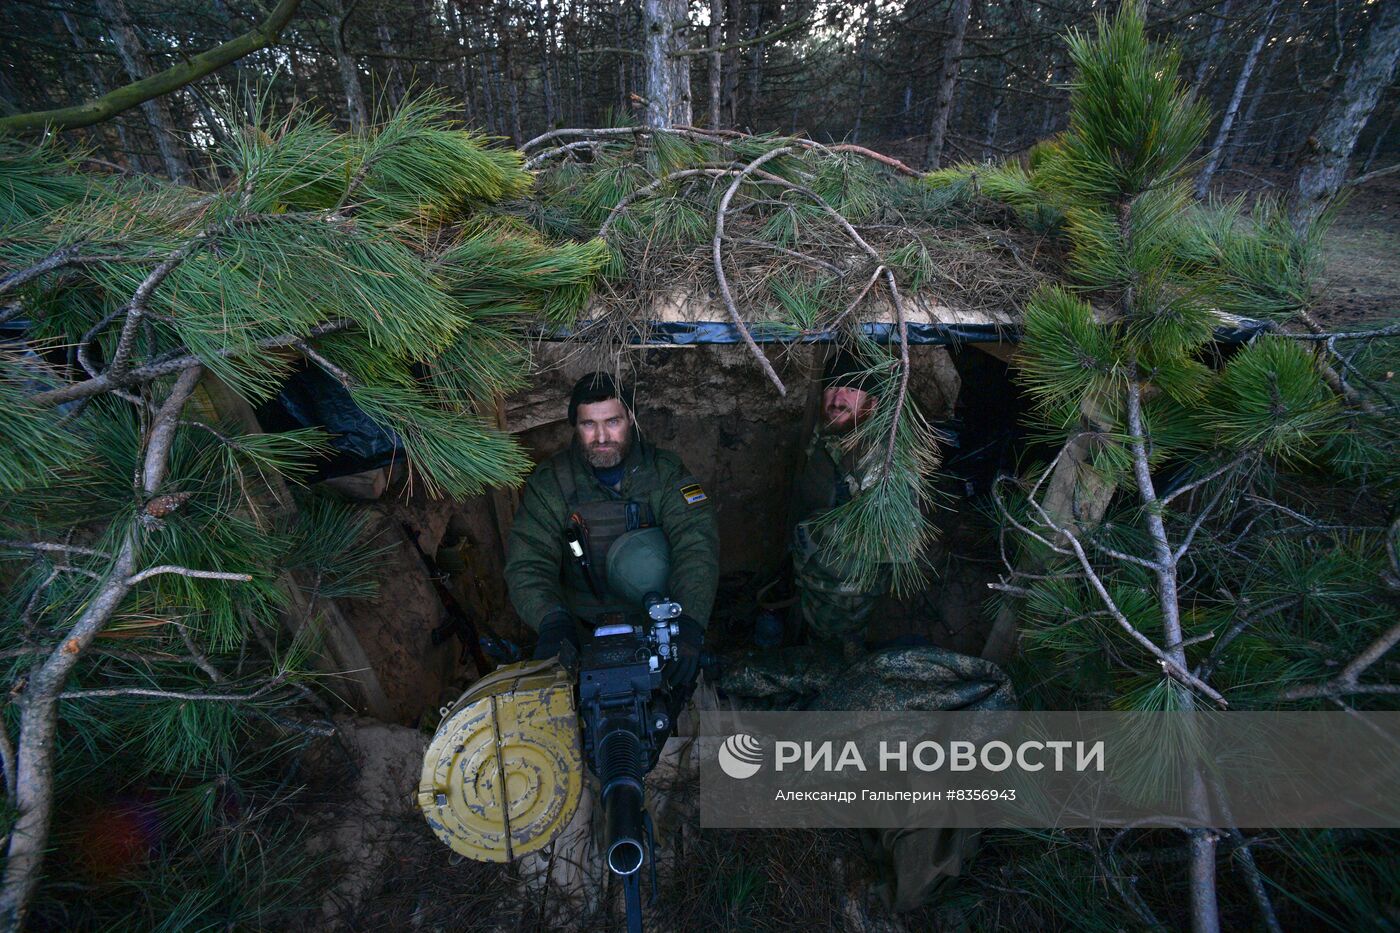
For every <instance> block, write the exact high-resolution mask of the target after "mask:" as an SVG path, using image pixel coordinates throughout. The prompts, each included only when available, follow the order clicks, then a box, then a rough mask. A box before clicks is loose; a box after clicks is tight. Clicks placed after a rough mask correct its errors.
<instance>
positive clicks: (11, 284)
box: [0, 121, 79, 295]
mask: <svg viewBox="0 0 1400 933" xmlns="http://www.w3.org/2000/svg"><path fill="white" fill-rule="evenodd" d="M0 122H3V121H0ZM78 250H79V244H77V243H74V244H72V245H70V246H65V247H62V248H61V249H56V250H54V251H53V252H52V253H49V254H48V255H47V256H45V257H44V258H43V259H41V260H39V261H38V262H36V263H35V264H34V265H32V266H30V267H29V268H27V269H19V270H17V271H15V272H11V273H10V274H9V275H7V276H5V277H4V278H0V295H4V294H6V293H7V292H11V291H13V290H15V289H16V288H19V287H20V286H21V285H25V284H27V283H29V282H32V281H34V280H35V279H37V278H39V277H40V276H41V275H44V274H45V273H47V272H52V271H53V270H54V269H59V268H62V267H63V266H66V265H68V264H69V263H71V262H72V261H73V260H74V259H76V258H77V257H78Z"/></svg>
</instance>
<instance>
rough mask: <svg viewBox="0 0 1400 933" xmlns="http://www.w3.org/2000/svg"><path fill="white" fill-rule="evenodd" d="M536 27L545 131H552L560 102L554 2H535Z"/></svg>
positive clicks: (547, 0) (543, 0) (540, 0)
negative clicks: (556, 85) (556, 82)
mask: <svg viewBox="0 0 1400 933" xmlns="http://www.w3.org/2000/svg"><path fill="white" fill-rule="evenodd" d="M535 18H536V23H535V27H536V29H537V31H538V32H539V37H540V42H539V50H540V89H541V90H542V91H543V92H544V123H545V129H547V130H552V129H554V127H555V126H556V123H555V118H556V117H558V115H559V113H558V102H557V101H556V100H555V98H554V4H553V2H552V0H535Z"/></svg>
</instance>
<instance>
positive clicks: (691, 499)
mask: <svg viewBox="0 0 1400 933" xmlns="http://www.w3.org/2000/svg"><path fill="white" fill-rule="evenodd" d="M566 490H567V492H566ZM570 498H572V501H570ZM599 500H623V501H633V502H636V503H638V504H639V505H640V506H642V507H643V508H642V511H643V512H644V513H647V512H649V513H650V516H651V517H652V518H653V519H654V522H655V524H656V525H658V526H659V527H660V528H661V530H662V531H664V532H665V533H666V537H667V540H668V541H669V543H670V548H671V580H670V592H669V593H667V594H663V595H667V596H669V597H670V598H671V599H674V600H675V601H676V602H679V603H680V604H681V606H682V607H683V608H684V609H685V612H686V614H687V615H689V616H690V617H692V618H693V619H695V620H696V621H697V622H699V623H700V624H701V625H706V624H708V622H709V618H710V611H711V609H712V608H713V607H714V601H715V589H716V587H717V585H718V582H719V534H718V531H717V530H716V528H715V519H714V507H713V505H712V503H711V502H710V499H709V497H708V496H707V495H706V493H705V491H704V490H703V489H702V488H701V486H700V484H699V482H697V481H696V479H695V477H694V476H693V475H692V474H691V473H690V471H689V470H687V469H686V467H685V464H684V463H682V462H681V459H680V458H679V457H677V456H676V455H675V454H673V453H671V452H670V451H667V450H659V449H657V448H655V447H652V446H651V445H649V444H645V443H643V442H642V441H641V440H640V439H637V438H636V437H635V435H634V439H633V444H632V449H631V450H630V451H629V452H628V454H627V458H626V460H624V461H623V478H622V483H621V487H620V488H619V490H617V491H614V490H613V489H611V488H610V487H608V486H605V485H603V484H602V483H601V482H599V481H598V479H597V477H595V476H594V475H593V469H592V467H590V466H589V465H588V463H587V462H586V461H585V460H584V459H583V455H582V453H581V452H580V451H579V450H578V446H577V445H576V444H574V445H570V447H569V448H568V449H566V450H563V451H561V452H560V453H558V454H555V455H554V456H553V457H551V458H550V459H548V460H546V461H545V462H543V463H541V464H540V465H539V466H538V467H536V468H535V471H534V472H533V473H531V474H530V478H529V479H528V480H526V482H525V491H524V495H523V496H522V498H521V502H520V509H519V511H517V512H516V513H515V521H514V523H513V524H512V525H511V529H510V536H509V542H508V545H507V558H506V567H505V576H506V585H507V586H508V587H509V589H510V598H511V602H512V604H513V605H514V606H515V610H516V612H518V613H519V614H520V618H521V619H522V620H524V622H525V624H526V625H528V626H530V627H531V628H533V629H538V628H539V626H540V623H541V622H542V621H543V619H544V617H545V616H547V615H548V614H549V613H551V612H553V611H555V610H557V609H561V608H563V609H567V610H569V611H570V612H573V613H574V614H575V615H578V616H580V617H582V618H589V617H590V616H591V615H592V614H596V613H597V612H599V611H609V610H617V609H622V608H631V609H638V608H640V607H620V606H617V605H614V604H609V603H608V601H607V600H606V599H604V600H599V599H598V598H597V597H595V595H594V594H593V593H592V592H590V591H589V590H588V589H586V588H584V587H583V586H582V585H580V584H579V583H578V578H579V575H578V574H577V571H576V570H574V568H572V567H571V565H570V564H569V563H568V562H569V561H571V560H572V559H571V558H570V557H569V556H568V545H567V544H566V538H565V533H566V530H567V528H568V526H569V525H570V516H571V515H572V514H573V513H574V510H575V509H576V508H577V507H578V505H579V504H580V503H584V502H596V501H599Z"/></svg>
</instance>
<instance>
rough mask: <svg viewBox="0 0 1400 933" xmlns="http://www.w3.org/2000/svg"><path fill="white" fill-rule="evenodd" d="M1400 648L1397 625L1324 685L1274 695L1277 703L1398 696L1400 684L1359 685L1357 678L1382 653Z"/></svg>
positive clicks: (1399, 634)
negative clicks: (1277, 700)
mask: <svg viewBox="0 0 1400 933" xmlns="http://www.w3.org/2000/svg"><path fill="white" fill-rule="evenodd" d="M1397 644H1400V622H1397V623H1395V624H1394V625H1393V626H1391V627H1390V628H1389V629H1387V630H1386V631H1384V632H1382V633H1381V634H1380V635H1379V636H1378V637H1377V638H1376V639H1375V640H1374V641H1372V642H1371V643H1370V644H1369V645H1367V646H1366V648H1365V650H1363V651H1362V652H1361V653H1360V654H1358V655H1357V656H1356V657H1355V658H1353V659H1352V660H1351V663H1349V664H1348V665H1347V666H1346V667H1344V668H1342V672H1341V673H1340V674H1338V675H1337V676H1336V677H1333V678H1332V679H1331V680H1329V681H1327V682H1326V683H1321V684H1313V685H1308V686H1299V687H1293V688H1291V689H1288V690H1285V691H1283V692H1282V693H1280V694H1279V695H1278V698H1279V699H1280V700H1312V699H1320V698H1324V697H1330V698H1335V697H1342V696H1356V695H1359V694H1400V684H1363V683H1360V682H1359V681H1360V678H1361V675H1362V674H1364V673H1366V670H1367V668H1369V667H1370V666H1371V665H1373V664H1375V663H1376V662H1377V661H1379V660H1380V659H1381V658H1382V657H1384V656H1385V654H1386V652H1388V651H1390V649H1391V648H1394V647H1395V646H1396V645H1397Z"/></svg>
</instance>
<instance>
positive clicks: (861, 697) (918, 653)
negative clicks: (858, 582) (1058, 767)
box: [721, 645, 1016, 910]
mask: <svg viewBox="0 0 1400 933" xmlns="http://www.w3.org/2000/svg"><path fill="white" fill-rule="evenodd" d="M721 687H722V688H723V690H724V691H725V692H726V693H728V694H730V695H731V698H732V699H734V700H736V701H738V702H739V703H740V704H743V705H749V704H750V703H751V704H752V705H754V706H756V707H759V708H763V709H773V708H791V709H811V710H882V711H920V710H926V711H930V712H934V711H950V710H1007V709H1015V708H1016V695H1015V692H1014V691H1013V690H1012V687H1011V681H1010V680H1009V679H1008V678H1007V676H1006V674H1005V672H1003V671H1002V669H1001V668H1000V667H998V666H997V665H995V664H993V663H992V662H990V661H986V660H983V659H982V658H976V657H971V656H968V655H963V654H955V653H953V652H951V651H945V650H944V649H942V648H934V647H918V648H886V649H884V650H881V651H876V652H873V653H871V654H867V655H865V656H864V657H862V658H859V659H857V660H855V661H854V662H852V661H850V660H847V659H846V658H845V657H843V656H842V655H841V654H840V653H839V652H838V651H831V650H822V649H820V648H817V647H816V646H811V645H803V646H798V647H793V648H780V649H770V650H767V651H764V650H752V651H747V652H745V653H744V654H742V655H739V656H736V657H735V658H733V659H732V661H731V664H730V665H729V666H728V667H727V668H726V669H725V671H724V673H723V677H722V679H721ZM862 839H863V841H864V843H865V848H866V853H867V855H869V856H870V858H871V860H872V861H874V862H875V864H876V865H877V866H878V868H879V871H880V875H881V880H880V881H879V883H877V885H876V887H875V890H876V892H877V893H878V894H879V895H880V897H881V898H882V899H883V900H884V901H885V903H886V904H887V905H889V907H890V908H891V909H893V910H912V909H914V908H915V907H918V906H920V905H922V904H925V903H927V902H928V901H929V899H930V898H932V897H933V896H934V895H935V894H936V893H937V891H938V889H939V887H941V886H942V884H943V883H944V882H945V881H946V880H947V879H948V878H951V877H955V876H957V875H958V874H959V873H960V871H961V867H962V861H963V859H966V858H971V857H972V856H973V855H974V854H975V853H976V851H977V845H978V836H977V832H976V830H967V829H886V830H865V831H864V832H863V834H862Z"/></svg>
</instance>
